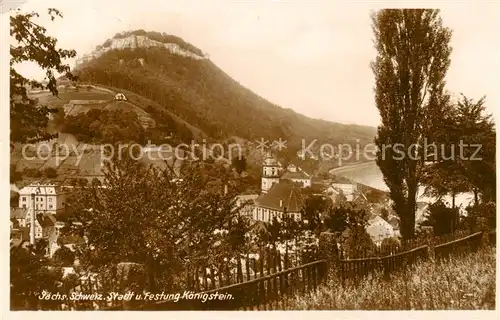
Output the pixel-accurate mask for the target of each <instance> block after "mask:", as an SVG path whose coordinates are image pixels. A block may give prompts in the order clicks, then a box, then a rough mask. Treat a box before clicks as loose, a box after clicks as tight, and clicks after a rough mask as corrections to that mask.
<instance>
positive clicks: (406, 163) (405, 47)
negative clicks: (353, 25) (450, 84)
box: [372, 9, 451, 239]
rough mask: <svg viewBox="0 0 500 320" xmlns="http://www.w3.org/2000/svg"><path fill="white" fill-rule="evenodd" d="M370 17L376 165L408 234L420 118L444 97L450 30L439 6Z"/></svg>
mask: <svg viewBox="0 0 500 320" xmlns="http://www.w3.org/2000/svg"><path fill="white" fill-rule="evenodd" d="M372 21H373V32H374V36H375V39H374V40H375V41H374V42H375V47H376V49H377V56H376V58H375V61H374V62H373V63H372V70H373V73H374V75H375V102H376V105H377V108H378V110H379V112H380V116H381V121H382V124H381V125H380V126H379V127H378V130H377V136H376V138H375V143H376V144H377V146H378V152H377V165H378V166H379V167H380V170H381V171H382V173H383V175H384V181H385V183H386V184H387V186H388V187H389V190H390V197H391V199H392V200H393V203H394V211H395V212H396V213H397V214H398V215H399V217H400V218H401V234H402V236H403V238H406V239H408V238H412V237H413V236H414V233H415V211H416V194H417V190H418V184H419V182H420V175H419V172H420V168H421V167H422V164H423V161H422V157H421V152H420V150H419V148H418V146H422V144H423V143H422V142H423V136H424V127H425V126H424V124H425V122H426V118H427V117H431V118H432V117H435V116H436V113H435V112H433V111H434V110H436V109H438V108H440V107H442V105H443V103H444V102H445V100H446V98H445V94H444V92H443V91H444V84H445V76H446V71H447V69H448V67H449V65H450V58H449V56H450V53H451V47H450V46H449V42H450V39H451V31H450V30H449V29H448V28H445V27H443V25H442V21H441V18H440V17H439V10H429V9H385V10H381V11H378V12H376V13H374V14H373V16H372Z"/></svg>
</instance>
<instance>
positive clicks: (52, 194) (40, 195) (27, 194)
mask: <svg viewBox="0 0 500 320" xmlns="http://www.w3.org/2000/svg"><path fill="white" fill-rule="evenodd" d="M66 197H67V192H66V190H64V188H63V187H61V186H58V185H55V184H43V183H34V184H31V185H29V186H26V187H24V188H22V189H21V190H19V208H25V209H29V208H34V209H35V211H36V213H51V214H57V213H58V212H60V211H61V210H64V206H65V201H66Z"/></svg>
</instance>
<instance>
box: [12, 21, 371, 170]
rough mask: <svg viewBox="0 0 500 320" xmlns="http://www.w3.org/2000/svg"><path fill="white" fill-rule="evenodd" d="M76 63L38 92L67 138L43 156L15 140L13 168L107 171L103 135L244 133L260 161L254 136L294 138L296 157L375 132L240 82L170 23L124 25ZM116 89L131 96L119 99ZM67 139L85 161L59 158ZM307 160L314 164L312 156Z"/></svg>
mask: <svg viewBox="0 0 500 320" xmlns="http://www.w3.org/2000/svg"><path fill="white" fill-rule="evenodd" d="M74 72H75V73H76V74H77V75H78V76H79V81H78V82H76V83H73V82H70V81H67V80H65V79H64V78H62V79H60V81H59V84H60V87H59V95H58V96H57V97H55V96H53V95H51V94H50V93H49V92H47V91H31V92H30V95H31V96H32V97H34V98H37V99H38V101H39V103H40V104H42V105H48V106H51V107H56V108H58V109H59V112H58V113H56V114H55V115H54V116H53V119H52V121H51V123H50V128H49V130H50V131H51V132H53V133H56V132H57V133H59V138H58V139H54V140H52V141H50V142H49V145H50V146H51V147H50V148H51V150H47V151H46V153H47V159H45V160H42V159H38V160H36V159H35V160H27V159H22V157H21V151H22V150H21V149H22V146H20V145H16V147H15V149H14V151H13V152H12V154H11V164H12V165H13V168H14V169H15V170H18V171H23V170H24V169H28V170H31V171H32V172H33V170H35V171H36V170H41V171H43V170H44V169H46V168H49V167H52V168H56V169H57V170H58V174H59V175H63V176H69V177H80V176H97V175H100V174H101V173H102V172H101V159H100V158H99V156H98V153H99V151H98V150H99V148H100V146H101V145H102V144H105V143H113V142H118V141H120V142H125V143H129V142H138V143H140V144H142V145H145V144H146V142H151V143H153V144H157V145H158V144H163V143H168V144H171V145H176V144H178V143H180V142H185V143H189V142H191V141H192V140H193V139H197V141H198V140H201V139H205V140H206V141H207V142H208V143H215V142H222V143H224V144H225V145H226V146H227V144H228V143H234V142H238V143H239V144H241V145H242V146H243V150H244V152H245V156H246V157H247V159H248V162H249V164H256V165H260V163H261V162H260V161H261V157H262V154H261V153H260V152H259V153H258V152H256V149H255V147H256V143H255V142H256V140H260V139H261V138H263V139H265V140H269V141H272V140H275V139H279V138H281V139H283V140H286V141H287V144H286V147H287V148H286V149H285V150H284V151H282V152H281V153H280V154H279V155H280V157H284V158H288V159H296V158H297V155H296V152H297V151H298V150H299V149H300V147H301V146H302V143H303V142H304V143H305V144H306V145H308V144H309V143H310V142H312V141H313V140H314V139H318V143H317V146H319V144H320V143H321V142H327V143H330V144H332V145H334V146H337V145H339V144H356V143H359V144H360V145H361V146H364V145H365V144H367V143H371V142H372V141H373V138H374V136H375V133H376V130H375V128H373V127H367V126H360V125H346V124H340V123H334V122H329V121H325V120H318V119H311V118H309V117H306V116H304V115H301V114H299V113H296V112H294V111H293V110H291V109H286V108H282V107H280V106H277V105H275V104H273V103H271V102H269V101H267V100H265V99H263V98H262V97H260V96H259V95H257V94H256V93H254V92H252V91H251V90H249V89H247V88H245V87H243V86H242V85H240V84H239V83H238V82H237V81H236V80H234V79H232V78H231V77H230V76H229V75H227V74H226V73H225V72H224V71H222V70H221V69H220V68H218V67H217V66H216V65H215V64H214V63H213V62H212V61H210V60H209V59H208V57H207V55H206V54H204V53H203V51H202V50H200V49H198V48H196V47H195V46H194V45H192V44H189V43H187V42H185V41H184V40H182V39H181V38H178V37H176V36H172V35H167V34H165V33H158V32H146V31H144V30H136V31H131V32H124V33H120V34H117V35H115V36H114V37H113V38H111V39H108V40H107V41H106V42H104V43H103V44H102V45H99V46H97V47H96V49H95V50H94V51H93V52H91V53H88V54H86V55H84V56H83V57H80V58H79V59H78V64H77V66H76V68H75V70H74ZM293 89H294V88H290V90H293ZM117 93H123V94H125V96H126V98H127V100H126V101H117V100H115V95H116V94H117ZM332 94H334V93H332ZM346 107H349V106H332V108H346ZM68 141H69V143H68ZM62 144H68V145H70V146H74V148H76V150H87V151H86V152H85V153H84V155H83V157H82V158H81V160H80V161H79V162H78V163H77V161H78V157H77V155H76V154H70V155H68V157H67V158H65V159H64V160H63V161H59V162H57V161H55V159H54V156H55V154H56V151H55V150H56V148H57V145H62ZM35 149H36V147H35ZM315 151H316V152H317V148H316V149H315ZM311 163H312V164H313V165H312V168H314V167H315V166H316V164H314V161H313V162H311ZM301 166H303V167H305V168H307V167H308V163H302V164H301ZM321 166H323V167H324V168H327V169H329V168H331V167H334V166H335V165H333V164H328V163H325V164H324V165H323V164H322V165H320V167H321ZM254 169H256V170H257V168H254ZM327 169H325V170H327ZM257 171H258V170H257ZM257 171H256V172H257ZM310 171H311V172H312V171H313V170H310ZM256 174H258V172H257V173H256Z"/></svg>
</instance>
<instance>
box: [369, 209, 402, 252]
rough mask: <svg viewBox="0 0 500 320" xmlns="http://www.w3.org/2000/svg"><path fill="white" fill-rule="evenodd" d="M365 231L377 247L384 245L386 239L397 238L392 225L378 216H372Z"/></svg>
mask: <svg viewBox="0 0 500 320" xmlns="http://www.w3.org/2000/svg"><path fill="white" fill-rule="evenodd" d="M365 229H366V232H367V233H368V234H369V235H370V238H371V239H372V241H373V242H374V243H375V244H376V245H380V244H382V241H383V240H384V239H386V238H392V237H394V236H395V233H394V229H393V227H392V226H391V224H390V223H388V222H387V221H385V220H384V219H382V217H380V216H378V215H372V216H371V217H370V219H369V220H368V224H367V225H366V227H365Z"/></svg>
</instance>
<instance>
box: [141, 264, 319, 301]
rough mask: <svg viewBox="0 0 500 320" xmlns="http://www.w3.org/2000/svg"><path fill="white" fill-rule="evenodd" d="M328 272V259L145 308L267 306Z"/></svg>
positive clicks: (306, 289)
mask: <svg viewBox="0 0 500 320" xmlns="http://www.w3.org/2000/svg"><path fill="white" fill-rule="evenodd" d="M325 275H326V261H325V260H318V261H314V262H310V263H307V264H305V265H302V266H299V267H295V268H290V269H286V270H282V271H278V272H276V273H271V274H268V275H265V276H263V277H260V278H256V279H253V280H250V281H246V282H243V283H237V284H233V285H229V286H225V287H222V288H217V289H213V290H208V291H203V292H199V293H196V292H185V293H181V296H180V298H178V299H176V298H171V299H170V300H169V301H162V302H158V303H154V304H150V305H144V306H143V307H142V308H141V309H142V310H256V309H257V310H262V309H263V310H266V309H276V307H278V308H279V307H280V306H283V304H285V303H286V299H284V297H286V296H291V295H294V294H296V293H302V294H304V293H306V292H309V291H313V290H316V289H317V287H318V286H319V285H320V283H321V282H322V281H323V280H324V278H325Z"/></svg>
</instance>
